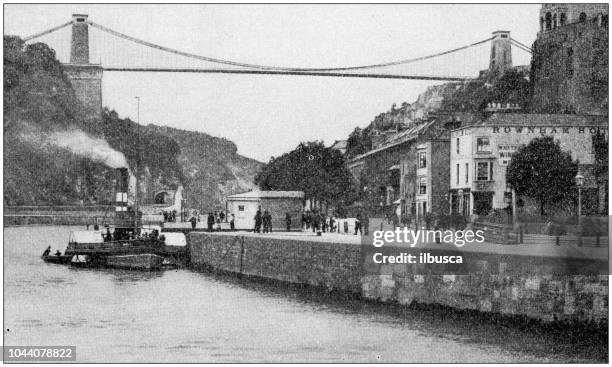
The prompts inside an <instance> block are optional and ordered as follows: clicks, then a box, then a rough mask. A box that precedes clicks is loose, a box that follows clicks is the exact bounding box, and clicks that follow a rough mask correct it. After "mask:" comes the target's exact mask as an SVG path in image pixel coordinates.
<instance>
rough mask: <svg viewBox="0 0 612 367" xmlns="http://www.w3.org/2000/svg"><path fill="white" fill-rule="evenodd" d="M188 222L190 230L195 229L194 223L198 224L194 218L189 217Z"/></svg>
mask: <svg viewBox="0 0 612 367" xmlns="http://www.w3.org/2000/svg"><path fill="white" fill-rule="evenodd" d="M189 221H190V222H191V229H195V227H196V223H198V220H197V219H196V217H191V219H189Z"/></svg>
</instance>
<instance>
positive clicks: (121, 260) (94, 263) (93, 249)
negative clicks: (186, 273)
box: [42, 168, 187, 270]
mask: <svg viewBox="0 0 612 367" xmlns="http://www.w3.org/2000/svg"><path fill="white" fill-rule="evenodd" d="M116 172H117V179H116V184H115V190H116V199H115V220H114V226H113V227H110V226H107V227H106V228H104V229H103V230H94V231H73V232H71V233H70V238H69V241H68V247H67V248H66V250H65V251H64V254H63V255H62V254H61V253H60V252H59V251H58V252H56V254H55V255H50V249H49V248H48V249H47V250H46V251H45V252H44V253H43V255H42V259H43V260H44V261H46V262H51V263H61V264H71V265H74V266H83V267H110V268H120V269H134V270H159V269H161V268H162V267H164V266H178V265H179V264H182V263H185V262H186V259H187V251H186V250H187V247H186V241H185V236H184V234H182V233H163V234H161V233H160V232H161V227H159V226H143V225H142V213H141V212H139V211H138V209H137V208H136V210H132V208H131V207H130V206H129V205H128V187H129V172H128V169H127V168H118V169H117V170H116ZM111 229H112V230H111Z"/></svg>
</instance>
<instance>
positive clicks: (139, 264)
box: [106, 254, 164, 270]
mask: <svg viewBox="0 0 612 367" xmlns="http://www.w3.org/2000/svg"><path fill="white" fill-rule="evenodd" d="M163 262H164V258H163V257H161V256H159V255H155V254H133V255H119V256H108V257H106V266H108V267H111V268H117V269H130V270H159V269H161V267H162V264H163Z"/></svg>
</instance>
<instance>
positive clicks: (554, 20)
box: [553, 14, 557, 28]
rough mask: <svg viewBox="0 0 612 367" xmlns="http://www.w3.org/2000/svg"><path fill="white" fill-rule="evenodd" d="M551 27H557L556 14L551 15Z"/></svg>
mask: <svg viewBox="0 0 612 367" xmlns="http://www.w3.org/2000/svg"><path fill="white" fill-rule="evenodd" d="M553 28H557V14H555V15H553Z"/></svg>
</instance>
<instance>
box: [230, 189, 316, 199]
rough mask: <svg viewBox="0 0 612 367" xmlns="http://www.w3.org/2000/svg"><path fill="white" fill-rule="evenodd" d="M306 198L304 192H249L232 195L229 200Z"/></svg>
mask: <svg viewBox="0 0 612 367" xmlns="http://www.w3.org/2000/svg"><path fill="white" fill-rule="evenodd" d="M303 197H304V192H303V191H259V190H255V191H248V192H243V193H242V194H235V195H230V196H228V197H227V198H228V199H274V198H297V199H302V198H303Z"/></svg>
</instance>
